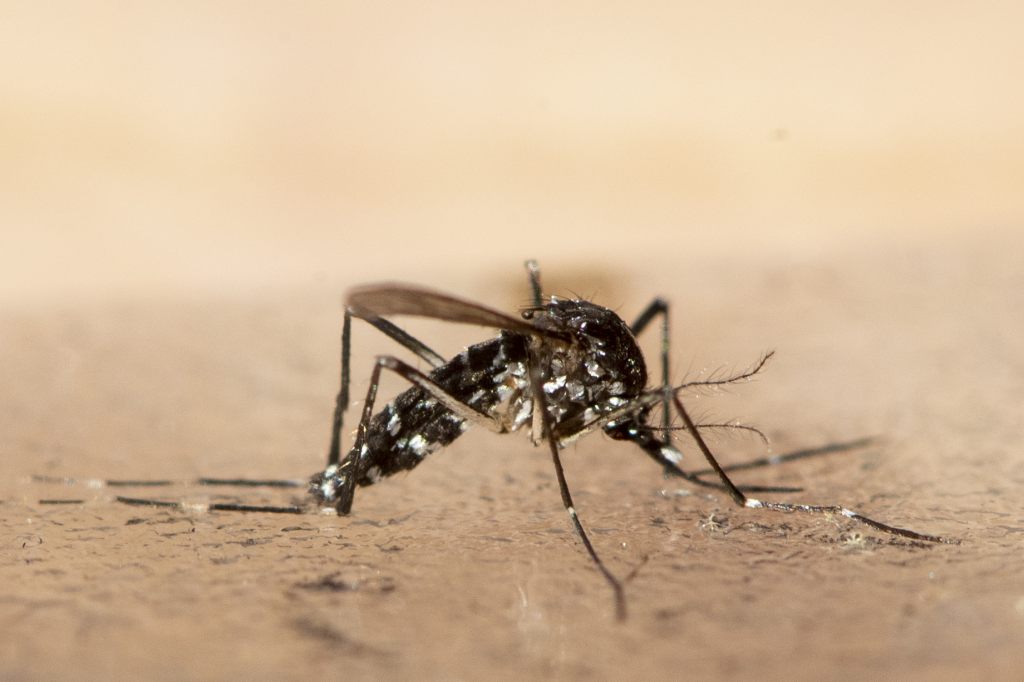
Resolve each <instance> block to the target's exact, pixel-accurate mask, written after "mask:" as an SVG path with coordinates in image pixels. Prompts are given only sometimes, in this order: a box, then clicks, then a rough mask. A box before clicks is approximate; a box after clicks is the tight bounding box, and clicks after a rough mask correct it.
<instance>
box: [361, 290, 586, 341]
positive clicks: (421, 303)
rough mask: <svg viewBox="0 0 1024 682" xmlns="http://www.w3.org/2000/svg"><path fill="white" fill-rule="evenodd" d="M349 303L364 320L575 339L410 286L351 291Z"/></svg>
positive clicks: (476, 304)
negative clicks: (432, 322)
mask: <svg viewBox="0 0 1024 682" xmlns="http://www.w3.org/2000/svg"><path fill="white" fill-rule="evenodd" d="M346 303H347V304H348V305H349V306H350V307H351V308H352V309H353V310H354V311H355V313H356V314H357V315H358V316H360V317H381V316H384V315H412V316H415V317H431V318H434V319H437V320H447V321H449V322H459V323H464V324H475V325H480V326H481V327H497V328H499V329H507V330H508V331H513V332H519V333H521V334H530V335H532V336H543V337H545V338H549V339H558V340H560V341H571V340H572V339H571V337H570V336H569V335H568V334H565V333H563V332H560V331H556V330H553V329H541V328H540V327H537V326H535V325H533V324H531V323H530V322H528V321H527V320H524V319H521V318H518V317H513V316H511V315H507V314H505V313H503V312H501V311H499V310H495V309H493V308H488V307H487V306H484V305H480V304H479V303H473V302H472V301H467V300H466V299H463V298H457V297H455V296H449V295H448V294H442V293H440V292H438V291H433V290H431V289H425V288H422V287H417V286H413V285H410V284H390V283H387V284H367V285H364V286H360V287H355V288H354V289H350V290H349V292H348V298H347V301H346Z"/></svg>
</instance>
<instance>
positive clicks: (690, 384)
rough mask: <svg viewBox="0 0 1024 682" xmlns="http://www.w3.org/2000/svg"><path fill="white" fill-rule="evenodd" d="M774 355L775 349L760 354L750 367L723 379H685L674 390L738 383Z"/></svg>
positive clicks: (760, 368)
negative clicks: (685, 380)
mask: <svg viewBox="0 0 1024 682" xmlns="http://www.w3.org/2000/svg"><path fill="white" fill-rule="evenodd" d="M774 355H775V351H773V350H772V351H768V352H767V353H765V354H764V355H762V356H761V358H760V359H759V360H758V361H757V362H756V363H754V365H753V366H752V367H751V368H750V369H748V370H745V371H743V372H741V373H739V374H734V375H733V376H730V377H726V378H724V379H704V380H701V381H687V382H686V383H684V384H680V385H679V386H676V387H675V389H674V390H675V391H676V392H679V391H682V390H684V389H687V388H693V387H700V386H725V385H728V384H738V383H740V382H741V381H746V380H747V379H750V378H751V377H752V376H754V375H755V374H757V373H758V372H760V371H761V370H762V369H764V366H765V365H767V364H768V361H769V360H771V359H772V357H774ZM717 373H718V372H717V371H716V372H715V374H717Z"/></svg>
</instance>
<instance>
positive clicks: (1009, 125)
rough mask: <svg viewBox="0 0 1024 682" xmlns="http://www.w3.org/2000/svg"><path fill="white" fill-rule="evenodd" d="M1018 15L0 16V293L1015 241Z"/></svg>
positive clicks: (323, 11)
mask: <svg viewBox="0 0 1024 682" xmlns="http://www.w3.org/2000/svg"><path fill="white" fill-rule="evenodd" d="M1022 22H1024V9H1021V5H1020V4H1019V3H1015V2H982V3H970V4H966V3H952V2H945V3H944V2H902V3H895V4H894V3H888V2H874V1H869V2H862V3H856V4H848V3H843V4H839V3H819V2H810V1H807V2H803V1H798V0H796V1H792V2H780V3H739V4H736V3H728V4H721V3H711V4H708V3H678V2H664V3H660V2H646V3H618V2H613V3H589V2H562V3H554V5H553V6H552V4H550V3H540V2H523V3H478V2H440V3H429V4H428V3H386V4H385V3H343V2H332V3H273V2H251V1H247V2H220V3H207V2H184V3H156V2H138V3H123V2H90V3H60V2H52V3H37V2H4V3H3V4H2V9H0V63H2V64H3V67H2V68H0V101H2V103H3V104H2V106H0V230H2V234H3V248H2V249H0V302H2V304H3V305H4V306H19V305H35V304H36V303H38V302H40V301H45V300H51V301H56V300H68V299H71V300H73V301H74V300H79V299H82V298H106V297H111V296H113V297H135V296H138V295H140V294H142V295H151V294H158V295H168V294H170V295H181V294H187V295H191V294H196V293H200V294H202V293H207V292H219V293H228V294H233V293H242V294H248V293H249V292H252V291H254V290H256V291H259V290H266V289H268V288H282V287H284V288H306V287H309V286H315V287H317V288H322V289H324V290H332V291H335V292H338V293H340V292H341V291H342V290H343V289H344V288H345V287H346V286H348V285H349V284H351V283H353V282H357V281H361V280H366V279H374V278H389V279H390V278H403V279H422V278H426V277H430V278H431V281H434V280H435V279H436V273H438V272H442V273H451V272H453V271H460V272H467V273H478V272H481V271H485V270H489V269H491V268H494V267H501V268H505V269H508V270H510V271H511V272H512V274H514V275H518V274H519V273H518V270H517V269H518V267H519V262H520V261H521V260H522V259H523V258H524V257H527V256H533V257H537V258H540V259H541V260H542V261H543V262H544V263H545V264H546V265H547V267H548V269H549V270H551V269H555V268H559V267H568V266H572V265H575V266H578V267H585V266H586V265H587V264H592V263H601V264H602V265H603V266H604V267H609V266H613V267H622V268H632V269H637V270H640V269H645V268H648V267H655V268H660V269H661V271H664V269H665V268H666V266H668V267H673V266H677V265H678V264H682V263H692V262H695V261H701V260H703V259H704V258H705V257H709V258H712V259H723V258H728V259H736V260H737V262H740V263H742V262H744V261H745V260H748V261H749V260H752V259H757V260H761V259H774V260H775V261H777V262H779V263H785V261H786V259H797V260H799V259H803V258H813V257H815V256H816V255H817V254H820V253H822V252H823V251H828V250H833V249H837V248H847V247H849V246H850V244H855V245H857V247H856V248H858V249H867V250H871V249H875V248H881V247H883V246H885V247H888V246H889V245H892V244H894V243H902V244H911V245H913V244H915V243H920V242H922V241H925V240H928V241H934V240H937V239H946V238H950V237H956V236H957V235H971V236H970V237H969V239H968V240H965V243H966V241H975V239H976V238H975V236H974V235H978V237H977V240H981V241H985V240H989V241H991V240H992V239H997V238H998V236H999V235H1001V234H1006V233H1008V231H1012V230H1019V228H1020V225H1021V223H1022V221H1024V192H1022V191H1021V179H1022V178H1024V89H1022V88H1021V82H1022V75H1024V74H1022V66H1024V42H1022V41H1021V40H1020V26H1021V25H1022Z"/></svg>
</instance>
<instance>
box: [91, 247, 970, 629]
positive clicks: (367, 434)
mask: <svg viewBox="0 0 1024 682" xmlns="http://www.w3.org/2000/svg"><path fill="white" fill-rule="evenodd" d="M526 268H527V273H528V276H529V285H530V290H531V293H532V303H531V305H529V306H527V307H526V308H524V309H523V310H522V311H520V316H518V317H515V316H512V315H508V314H506V313H503V312H501V311H498V310H495V309H493V308H489V307H487V306H484V305H481V304H479V303H475V302H472V301H468V300H466V299H463V298H459V297H456V296H451V295H448V294H444V293H440V292H437V291H434V290H431V289H427V288H423V287H418V286H413V285H408V284H398V283H383V284H372V285H366V286H361V287H356V288H354V289H352V290H350V291H349V293H348V296H347V299H346V303H345V308H344V317H343V321H342V332H341V377H340V384H341V386H340V389H339V391H338V395H337V398H336V400H335V407H334V416H333V419H332V423H331V434H330V446H329V449H328V455H327V466H326V468H325V469H324V470H323V471H321V472H319V473H317V474H314V475H313V476H312V477H311V478H310V479H309V481H308V482H306V481H297V480H286V481H275V480H250V479H199V480H198V481H197V483H198V484H200V485H207V486H210V485H233V486H248V487H256V486H267V487H284V488H294V487H300V486H305V487H307V488H308V490H309V492H310V493H311V494H312V498H313V500H314V501H315V502H316V503H317V504H318V505H319V506H320V507H328V508H333V509H334V511H335V512H336V513H337V514H339V515H347V514H348V513H349V512H350V511H351V509H352V504H353V500H354V497H355V490H356V488H357V487H363V486H369V485H373V484H374V483H377V482H379V481H380V480H382V479H384V478H386V477H388V476H391V475H393V474H395V473H398V472H400V471H406V470H410V469H413V468H415V467H416V466H418V465H419V464H420V463H421V462H422V461H423V460H424V459H425V458H426V457H427V456H428V455H429V454H430V453H432V452H434V451H435V450H437V449H439V448H442V447H444V446H447V445H449V444H450V443H452V442H453V441H454V440H455V439H457V438H458V437H459V436H460V435H461V434H462V433H464V432H465V431H466V430H467V429H469V428H470V427H471V426H478V427H481V428H485V429H488V430H490V431H493V432H494V433H498V434H503V433H510V432H514V431H519V430H520V429H525V430H526V431H527V432H528V433H529V436H530V439H531V441H532V442H533V444H534V445H535V446H544V447H546V448H547V450H548V451H549V453H550V455H551V461H552V464H553V466H554V470H555V476H556V479H557V482H558V490H559V493H560V495H561V499H562V503H563V505H564V507H565V510H566V512H567V513H568V515H569V521H570V524H571V527H572V528H573V530H574V531H575V533H576V535H577V537H578V538H579V540H580V542H581V543H582V544H583V547H584V549H585V550H586V553H587V555H588V556H589V557H590V560H591V561H592V563H593V565H594V566H595V568H596V569H597V570H598V571H599V572H600V573H601V575H602V576H603V577H604V579H605V580H606V581H607V583H608V584H609V586H610V587H611V589H612V591H613V594H614V604H615V613H616V617H617V618H618V619H620V620H621V619H624V618H625V617H626V599H625V591H624V587H623V585H624V581H623V580H620V579H619V578H618V577H616V576H615V575H614V574H613V573H612V571H611V570H609V569H608V567H607V566H606V565H605V563H604V562H603V561H602V559H601V557H600V556H599V554H598V552H597V550H596V549H595V548H594V545H593V544H592V542H591V540H590V538H589V536H588V534H587V532H586V529H585V527H584V525H583V523H582V521H581V519H580V516H579V514H578V512H577V510H576V506H575V504H574V502H573V498H572V494H571V492H570V490H569V485H568V483H567V481H566V477H565V471H564V470H563V467H562V462H561V457H560V454H559V452H560V450H561V449H562V448H564V447H565V446H567V445H568V444H570V443H572V442H574V441H576V440H577V439H578V438H580V437H581V436H583V435H585V434H587V433H589V432H591V431H596V430H600V431H603V432H604V433H605V434H606V435H608V436H610V437H611V438H612V439H615V440H621V441H627V442H631V443H633V444H634V445H636V446H638V447H639V448H640V449H641V450H642V451H643V452H644V453H645V454H646V455H647V456H648V457H650V458H651V459H653V460H654V461H655V462H656V463H657V464H658V465H659V466H660V467H661V468H662V470H663V472H664V474H665V475H666V476H674V477H678V478H682V479H684V480H686V481H688V482H690V483H693V484H695V485H698V486H703V487H709V488H715V489H719V490H724V491H725V492H726V493H727V494H728V495H729V497H730V498H731V499H732V501H733V502H734V503H735V504H736V505H738V506H740V507H745V508H748V509H763V510H769V511H776V512H787V513H788V512H802V513H812V514H820V515H839V516H842V517H845V518H848V519H850V520H852V521H856V522H858V523H861V524H864V525H867V526H870V527H872V528H874V529H876V530H879V531H882V532H885V533H889V534H891V535H895V536H900V537H904V538H909V539H911V540H917V541H923V542H932V543H957V542H958V541H957V540H953V539H949V538H944V537H940V536H937V535H929V534H925V533H918V532H916V531H912V530H908V529H905V528H899V527H896V526H891V525H888V524H885V523H881V522H879V521H876V520H874V519H871V518H869V517H866V516H864V515H862V514H860V513H858V512H855V511H852V510H850V509H847V508H846V507H842V506H839V505H808V504H795V503H790V502H773V501H767V500H761V499H759V498H754V497H750V496H749V494H748V493H756V492H767V493H786V492H794V491H796V490H799V489H798V488H790V487H780V486H759V485H750V486H744V487H742V488H741V487H739V486H737V485H736V484H734V483H733V481H732V480H731V478H730V477H729V475H728V473H727V472H728V471H729V470H740V469H749V468H754V467H759V466H768V465H772V464H778V463H781V462H784V461H789V460H795V459H800V458H803V457H809V456H814V455H820V454H827V453H829V452H835V451H837V450H846V449H850V448H853V447H859V446H861V445H864V444H866V443H867V442H870V441H869V439H861V440H858V441H852V442H849V443H839V444H831V445H826V446H823V447H821V448H815V449H809V450H802V451H797V452H794V453H789V454H788V455H778V456H775V457H769V458H762V459H760V460H755V461H753V462H748V463H745V464H738V465H733V466H732V467H723V466H721V465H720V464H719V462H718V460H717V459H716V457H715V456H714V454H713V453H712V452H711V449H710V448H709V447H708V445H707V442H706V441H705V439H704V437H703V435H702V432H703V431H706V430H709V429H719V428H749V427H743V426H738V425H734V424H698V423H696V422H695V421H694V420H693V419H692V418H691V416H690V414H689V412H688V411H687V409H686V407H685V406H684V404H683V402H682V400H681V398H680V393H681V392H682V391H683V390H686V389H694V388H701V387H710V388H714V387H721V386H727V385H730V384H736V383H740V382H743V381H746V380H748V379H749V378H751V377H752V376H754V375H755V374H757V373H758V372H760V371H761V369H763V367H764V366H765V364H766V363H767V362H768V361H769V360H770V358H771V357H772V353H766V354H765V355H763V356H762V357H761V358H760V359H759V360H758V362H757V363H755V364H754V365H753V366H752V367H751V368H750V369H749V370H747V371H745V372H741V373H739V374H737V375H734V376H730V377H725V378H711V379H707V380H704V381H690V382H686V383H683V384H681V385H673V384H672V383H671V381H670V365H669V360H670V353H671V339H670V328H669V304H668V303H667V302H666V301H664V300H663V299H660V298H655V299H654V300H653V301H652V302H651V303H650V304H648V305H647V306H646V307H645V308H644V309H643V311H642V312H641V313H640V315H639V316H638V317H637V318H636V319H635V320H634V321H633V323H632V324H627V323H626V322H625V321H624V320H623V319H622V318H620V317H619V316H618V315H617V314H616V313H615V312H613V311H611V310H609V309H608V308H605V307H602V306H600V305H597V304H595V303H592V302H590V301H587V300H582V299H574V298H559V297H556V296H547V297H545V296H544V295H543V290H542V287H541V280H540V271H539V268H538V267H537V264H536V263H535V262H534V261H528V262H527V264H526ZM393 315H399V316H402V315H407V316H417V317H426V318H433V319H438V320H443V321H448V322H454V323H462V324H471V325H477V326H482V327H493V328H497V329H499V333H498V335H497V336H496V337H494V338H492V339H490V340H487V341H484V342H482V343H478V344H475V345H472V346H469V347H468V348H467V349H466V350H464V351H463V352H461V353H459V354H458V355H456V356H454V357H453V358H451V359H448V360H446V359H445V358H444V357H442V356H441V355H440V354H438V353H437V352H435V351H434V350H432V349H430V348H429V347H428V346H427V345H426V344H424V343H423V342H422V341H420V340H418V339H416V338H414V337H413V336H411V335H410V334H408V333H407V332H405V331H404V330H402V329H401V328H399V327H398V326H396V325H395V324H394V323H392V322H391V321H390V320H388V319H386V318H387V317H389V316H393ZM353 319H360V320H363V321H365V322H366V323H368V324H369V325H370V326H372V327H374V328H375V329H377V330H378V331H379V332H381V333H382V334H384V335H385V336H387V337H389V338H391V339H393V340H394V341H397V342H398V343H399V344H401V345H402V346H403V347H404V348H406V349H407V350H409V351H410V352H412V353H413V354H414V355H416V356H417V357H419V358H420V359H422V360H423V361H425V362H426V363H427V364H428V365H429V366H430V370H429V371H427V372H423V371H420V370H419V369H417V368H415V367H413V366H412V365H410V364H409V363H407V362H405V361H404V360H402V359H400V358H398V357H395V356H393V355H379V356H377V358H376V359H375V360H374V363H373V368H372V373H371V377H370V381H369V385H368V388H367V392H366V398H365V401H364V403H363V408H362V411H361V414H360V419H359V422H358V425H357V428H356V435H355V440H354V443H353V444H352V445H351V447H350V448H349V449H348V451H347V452H346V454H345V456H344V458H343V457H342V456H341V455H342V446H341V433H342V429H343V424H344V417H345V414H346V412H347V410H348V406H349V384H350V357H351V346H352V320H353ZM655 320H658V321H659V322H660V332H661V334H660V341H661V343H660V351H659V360H660V373H659V380H658V382H657V385H656V386H654V387H649V386H648V373H647V365H646V362H645V359H644V356H643V353H642V352H641V350H640V347H639V346H638V344H637V341H636V338H637V337H638V336H639V335H640V334H642V333H643V332H644V331H645V330H647V329H648V328H650V327H651V325H652V323H653V322H654V321H655ZM385 370H387V371H389V372H393V373H395V374H397V375H399V376H400V377H402V378H403V379H405V380H406V381H407V382H409V383H410V384H412V386H411V388H408V389H406V390H405V391H403V392H402V393H400V394H398V395H397V396H396V397H395V398H393V399H392V400H391V401H389V402H388V403H387V404H385V405H384V406H383V407H381V408H380V410H379V411H375V407H376V401H377V391H378V387H379V384H380V379H381V374H382V372H384V371H385ZM659 407H660V414H661V419H660V422H659V423H657V424H652V423H651V422H652V419H653V417H654V414H655V412H656V408H659ZM673 414H675V415H678V416H679V418H680V419H681V420H682V426H680V427H674V426H673V425H672V415H673ZM680 430H682V431H686V432H687V434H688V435H689V436H690V438H691V439H692V440H693V442H694V443H695V444H696V446H697V448H698V449H699V450H700V452H701V453H702V454H703V455H704V458H705V459H706V460H707V462H708V464H709V466H710V468H708V469H706V470H702V471H696V472H693V471H685V470H683V469H682V468H681V467H680V462H681V461H682V453H681V452H680V451H679V450H678V449H677V448H676V446H675V443H674V442H673V433H674V432H675V431H680ZM755 431H756V429H755ZM757 433H760V432H757ZM762 436H763V434H762ZM706 476H713V477H714V480H708V479H707V478H705V477H706ZM170 483H171V482H168V481H152V482H140V481H114V482H109V484H110V485H112V486H126V485H129V484H137V485H169V484H170ZM117 499H118V501H120V502H123V503H125V504H131V505H145V506H155V507H180V508H183V509H192V508H194V506H190V505H185V504H184V503H181V502H171V501H163V500H150V499H144V498H134V497H124V496H122V497H118V498H117ZM204 508H205V509H209V510H214V511H242V512H265V513H288V514H296V513H303V512H304V511H305V509H304V508H303V507H301V506H298V505H292V506H284V507H277V506H270V505H244V504H234V503H230V504H224V503H217V504H210V505H207V506H205V507H204ZM633 574H635V570H634V572H633ZM633 574H631V576H630V577H632V575H633Z"/></svg>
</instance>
